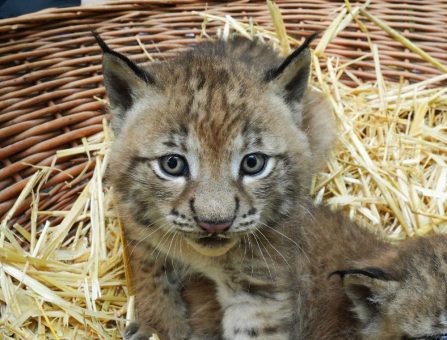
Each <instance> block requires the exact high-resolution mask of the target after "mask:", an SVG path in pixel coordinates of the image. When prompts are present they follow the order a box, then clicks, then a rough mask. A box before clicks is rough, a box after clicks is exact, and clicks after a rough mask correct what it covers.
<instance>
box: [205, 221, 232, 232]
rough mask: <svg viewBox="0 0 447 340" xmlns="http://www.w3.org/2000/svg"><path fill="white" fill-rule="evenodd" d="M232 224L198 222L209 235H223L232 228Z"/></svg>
mask: <svg viewBox="0 0 447 340" xmlns="http://www.w3.org/2000/svg"><path fill="white" fill-rule="evenodd" d="M231 223H232V222H222V223H209V222H198V224H199V227H200V228H202V229H203V230H205V231H207V232H209V233H221V232H223V231H226V230H228V228H230V226H231Z"/></svg>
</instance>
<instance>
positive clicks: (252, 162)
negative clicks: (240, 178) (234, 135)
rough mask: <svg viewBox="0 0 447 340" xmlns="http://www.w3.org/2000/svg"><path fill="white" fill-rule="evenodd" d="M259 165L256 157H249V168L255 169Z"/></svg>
mask: <svg viewBox="0 0 447 340" xmlns="http://www.w3.org/2000/svg"><path fill="white" fill-rule="evenodd" d="M257 164H258V159H257V158H256V156H248V157H247V166H248V167H249V168H255V167H256V165H257Z"/></svg>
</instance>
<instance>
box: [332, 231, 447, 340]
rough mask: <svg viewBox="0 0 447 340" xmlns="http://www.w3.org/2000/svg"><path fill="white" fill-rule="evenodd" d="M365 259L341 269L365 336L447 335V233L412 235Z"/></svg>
mask: <svg viewBox="0 0 447 340" xmlns="http://www.w3.org/2000/svg"><path fill="white" fill-rule="evenodd" d="M363 265H367V267H363V266H362V267H358V268H356V269H350V270H344V271H339V272H338V273H339V274H341V275H342V277H343V286H344V289H345V291H346V294H347V295H348V297H349V298H350V299H351V301H352V302H353V305H354V312H355V313H356V314H357V316H358V318H359V319H360V320H361V323H362V325H363V335H364V338H365V339H384V340H387V339H393V340H394V339H397V340H399V339H401V340H404V339H406V340H410V339H420V340H423V339H426V340H428V339H431V340H441V339H443V340H445V339H447V236H445V235H437V236H434V237H430V238H421V239H416V240H412V241H408V244H402V245H400V246H399V248H398V250H397V251H396V250H393V251H391V252H390V253H386V254H383V255H382V256H380V257H379V258H377V259H374V260H372V261H366V262H365V263H364V264H363ZM368 265H371V266H368Z"/></svg>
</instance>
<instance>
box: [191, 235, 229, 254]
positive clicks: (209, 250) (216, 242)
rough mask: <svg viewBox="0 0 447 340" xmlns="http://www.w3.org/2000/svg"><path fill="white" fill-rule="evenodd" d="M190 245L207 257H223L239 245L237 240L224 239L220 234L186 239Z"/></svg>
mask: <svg viewBox="0 0 447 340" xmlns="http://www.w3.org/2000/svg"><path fill="white" fill-rule="evenodd" d="M186 241H187V242H188V244H189V245H190V246H191V247H192V248H193V249H194V250H196V251H197V252H199V253H200V254H202V255H205V256H221V255H224V254H225V253H226V252H228V251H229V250H230V249H231V248H233V246H234V245H235V244H236V243H237V238H229V237H224V236H222V235H219V234H209V235H206V236H201V237H198V238H194V239H192V238H189V237H188V238H186Z"/></svg>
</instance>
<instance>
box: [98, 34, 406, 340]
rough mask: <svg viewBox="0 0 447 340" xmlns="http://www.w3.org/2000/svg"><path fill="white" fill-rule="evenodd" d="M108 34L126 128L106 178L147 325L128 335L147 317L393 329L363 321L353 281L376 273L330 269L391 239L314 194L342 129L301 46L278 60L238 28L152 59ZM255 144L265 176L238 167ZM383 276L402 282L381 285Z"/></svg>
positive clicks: (225, 325)
mask: <svg viewBox="0 0 447 340" xmlns="http://www.w3.org/2000/svg"><path fill="white" fill-rule="evenodd" d="M100 44H101V46H102V48H103V50H104V52H105V56H104V62H103V68H104V78H105V85H106V89H107V93H108V97H109V100H110V106H111V111H112V114H113V119H112V125H113V128H114V130H115V132H116V134H117V139H116V141H115V143H114V145H113V148H112V152H111V155H110V167H109V169H108V176H109V179H110V182H111V183H112V184H113V186H114V190H115V192H116V195H117V197H118V208H119V213H120V216H121V218H122V219H123V221H124V223H125V228H126V237H127V238H128V240H129V245H130V257H131V262H132V267H133V272H134V285H135V288H136V293H137V300H136V308H137V317H138V322H139V324H138V325H135V324H134V325H132V326H130V327H129V328H128V329H127V330H126V332H125V337H126V338H127V339H137V338H139V337H142V336H145V334H147V333H148V332H150V331H152V327H154V328H155V329H157V330H158V331H159V332H160V333H161V334H162V336H164V337H165V338H168V339H175V340H177V339H220V338H224V339H238V340H243V339H269V340H270V339H272V340H274V339H325V338H326V339H333V338H349V339H355V338H356V337H357V338H359V337H360V334H363V336H369V337H373V336H375V335H377V334H379V335H383V336H385V334H388V333H389V334H391V333H390V332H393V331H395V329H392V328H390V327H388V326H387V327H385V326H383V327H385V328H383V327H382V326H379V325H375V326H374V327H373V326H371V322H369V323H368V324H366V321H368V317H369V315H370V314H368V313H371V310H369V309H368V308H366V309H365V308H364V307H365V305H362V300H361V297H362V296H357V295H358V293H359V292H358V291H356V290H355V289H352V288H353V287H354V286H353V285H352V284H350V282H351V281H353V280H354V281H355V280H360V281H359V282H360V283H358V284H357V285H359V284H367V283H368V282H369V281H368V280H369V279H371V278H370V277H368V280H367V281H368V282H366V283H365V282H364V280H363V279H364V277H363V276H364V275H363V276H362V275H360V274H358V273H357V274H353V273H352V272H344V274H343V282H344V284H345V290H343V289H342V288H341V285H340V282H339V280H337V279H336V278H335V277H332V278H331V279H328V278H327V276H328V274H329V273H331V272H333V271H337V270H341V269H346V268H348V269H349V268H351V267H352V266H354V265H355V264H354V263H353V262H352V261H353V260H358V259H368V258H371V257H374V256H375V254H377V256H376V258H377V259H376V260H375V261H378V262H377V263H378V264H380V263H382V262H383V264H384V265H386V264H389V262H387V261H388V260H389V259H391V258H393V256H394V254H395V252H396V250H394V248H393V247H392V246H390V245H388V244H387V243H385V242H383V241H381V239H380V238H379V237H377V236H376V235H373V234H371V233H369V232H368V231H366V230H364V229H362V228H360V227H358V226H357V225H355V224H354V223H352V222H350V221H348V220H347V219H345V218H344V217H342V216H341V215H340V214H337V213H331V212H329V211H328V210H327V209H325V208H319V207H314V206H312V204H310V203H309V198H308V194H307V193H308V187H309V184H310V179H311V177H312V175H313V174H314V173H315V171H316V169H318V167H319V166H321V164H323V163H324V161H325V159H326V155H327V152H328V150H329V148H330V145H331V144H332V143H333V139H334V138H333V137H334V130H333V124H332V120H331V118H330V117H331V116H330V113H329V110H328V108H327V105H326V104H325V101H324V98H323V96H322V95H321V94H319V93H317V92H315V91H313V90H311V89H309V88H308V86H307V81H308V76H309V69H310V67H309V65H310V53H309V50H308V48H307V45H306V44H305V45H304V47H303V48H300V49H298V50H297V51H296V52H294V53H293V54H292V55H291V56H289V57H288V58H286V59H283V58H280V57H279V56H278V55H277V54H276V53H275V52H274V51H273V50H272V49H270V48H268V47H267V46H265V45H262V44H260V43H258V42H251V41H248V40H245V39H242V38H236V39H233V40H230V41H229V42H220V41H217V42H207V43H201V44H198V45H197V46H196V47H194V48H193V49H192V50H191V51H189V52H186V53H183V54H180V55H179V56H178V57H177V58H174V59H172V60H169V61H164V62H159V63H153V64H151V65H150V66H149V67H148V68H146V69H141V68H139V67H138V66H137V65H135V64H133V63H132V62H131V61H130V60H128V59H127V58H125V57H124V56H122V55H119V54H117V53H116V52H113V51H111V50H110V49H109V48H108V47H107V46H106V45H105V44H104V43H103V42H101V41H100ZM250 154H262V155H264V156H265V158H264V159H265V160H266V162H265V163H266V164H265V166H264V167H263V168H262V169H261V170H260V174H259V175H247V174H244V173H242V170H241V169H242V165H241V164H242V163H243V160H244V157H245V156H247V155H250ZM167 155H180V156H181V157H183V159H184V160H185V161H186V162H187V164H188V171H187V172H185V173H182V175H181V176H171V175H167V174H166V172H164V171H163V170H162V165H161V160H162V159H163V157H164V156H167ZM264 156H263V157H264ZM222 221H223V222H225V223H227V222H228V223H229V224H231V227H230V228H229V229H228V230H227V231H225V232H221V233H219V234H213V237H210V235H209V233H208V232H206V231H204V229H203V228H201V227H199V225H201V224H203V223H208V224H209V223H211V224H213V223H214V224H215V225H218V224H219V223H220V224H222ZM365 261H366V260H365ZM374 274H377V273H376V272H374ZM356 275H357V276H356ZM359 275H360V277H358V276H359ZM204 277H206V278H207V279H204ZM391 277H394V276H391ZM362 280H363V281H362ZM382 281H386V282H387V284H391V285H393V287H395V286H396V285H397V283H391V280H388V279H387V280H382V279H380V280H379V281H374V283H375V284H378V285H379V286H383V285H384V282H382ZM205 287H206V288H205ZM388 288H389V287H388ZM367 289H369V288H368V287H367V288H366V290H367ZM390 289H391V288H390ZM364 290H365V289H364ZM356 294H357V295H356ZM213 295H214V296H215V297H216V299H215V300H214V299H213V298H212V296H213ZM360 295H361V294H360ZM216 300H217V302H218V304H216ZM351 300H352V301H353V302H354V304H353V305H352V304H351ZM366 301H368V300H366ZM352 308H354V312H355V313H356V314H357V317H356V316H355V314H353V313H351V312H350V310H351V309H352ZM365 316H366V317H365ZM359 319H360V320H361V321H359ZM200 321H203V322H202V323H201V322H200ZM382 323H383V324H384V325H385V324H387V322H385V321H383V322H382ZM380 327H382V328H383V330H382V328H380ZM376 329H380V332H382V333H380V332H379V333H377V332H376V331H375V330H376ZM374 332H376V333H374ZM384 332H388V333H384ZM371 334H373V335H371ZM410 335H411V334H410Z"/></svg>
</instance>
